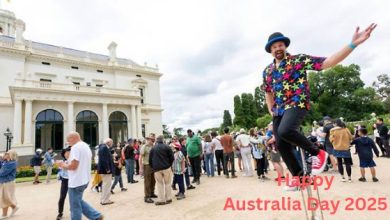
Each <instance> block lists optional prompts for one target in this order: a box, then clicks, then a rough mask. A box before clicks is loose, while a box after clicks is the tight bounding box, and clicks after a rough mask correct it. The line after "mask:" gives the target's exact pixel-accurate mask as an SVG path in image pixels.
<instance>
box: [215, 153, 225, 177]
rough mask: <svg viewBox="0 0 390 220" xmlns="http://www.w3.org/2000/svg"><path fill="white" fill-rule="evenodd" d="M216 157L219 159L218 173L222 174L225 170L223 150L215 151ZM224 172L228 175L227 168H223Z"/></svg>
mask: <svg viewBox="0 0 390 220" xmlns="http://www.w3.org/2000/svg"><path fill="white" fill-rule="evenodd" d="M215 159H216V160H217V171H218V175H221V171H222V170H223V150H216V151H215ZM213 168H214V167H213ZM223 174H224V175H226V172H225V170H223Z"/></svg>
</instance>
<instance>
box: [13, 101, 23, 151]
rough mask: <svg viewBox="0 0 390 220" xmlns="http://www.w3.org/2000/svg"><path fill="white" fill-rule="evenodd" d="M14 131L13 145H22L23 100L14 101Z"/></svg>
mask: <svg viewBox="0 0 390 220" xmlns="http://www.w3.org/2000/svg"><path fill="white" fill-rule="evenodd" d="M14 102H15V106H14V129H13V132H12V133H13V136H14V138H13V139H12V140H13V142H12V143H13V144H12V145H21V142H22V140H21V131H22V100H17V99H15V100H14Z"/></svg>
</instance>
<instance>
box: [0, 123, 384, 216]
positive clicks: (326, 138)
mask: <svg viewBox="0 0 390 220" xmlns="http://www.w3.org/2000/svg"><path fill="white" fill-rule="evenodd" d="M389 123H390V119H389ZM372 129H373V131H374V132H373V133H374V135H373V138H374V140H373V139H371V138H370V137H368V128H367V127H365V126H363V125H357V126H356V127H355V129H354V131H351V130H349V129H348V128H347V126H346V124H345V122H343V120H342V119H334V120H333V119H331V118H330V117H324V118H323V120H321V121H320V122H319V123H314V126H313V129H312V132H311V133H310V135H309V136H307V139H308V140H309V141H310V142H312V143H313V144H314V145H316V146H318V148H319V149H322V150H324V151H326V152H327V153H328V154H329V155H331V156H330V157H329V158H328V161H327V163H326V168H325V171H328V172H331V173H335V172H338V173H339V174H340V176H341V178H340V180H341V181H342V182H347V181H348V182H352V168H351V167H352V165H353V160H352V154H353V153H355V154H357V156H358V158H359V167H360V177H359V178H358V180H359V181H361V182H366V181H367V178H366V175H365V168H370V172H371V178H372V181H373V182H378V181H379V179H378V178H377V176H376V170H375V166H376V163H375V162H374V154H375V155H376V156H377V157H379V156H380V152H381V154H382V155H381V157H388V158H390V153H389V152H390V149H389V137H390V135H389V130H388V128H387V126H386V125H385V124H384V120H383V119H382V118H378V119H377V121H376V123H375V124H374V125H373V127H372ZM67 141H68V144H69V147H67V148H65V149H63V150H62V152H61V159H62V160H56V161H55V160H54V157H55V156H56V154H55V153H54V152H53V150H52V149H48V151H47V152H46V153H44V154H43V152H42V150H41V149H37V150H36V154H35V155H34V157H33V158H32V159H31V161H30V163H31V166H32V167H33V169H34V171H35V173H36V176H35V178H34V182H33V183H34V184H38V183H40V182H39V179H38V177H39V173H40V172H41V170H40V169H41V166H42V165H44V166H45V167H46V169H47V170H48V172H47V177H46V183H49V182H50V179H51V177H50V175H51V170H52V168H53V166H54V164H55V163H57V164H58V166H59V167H60V171H59V173H58V178H59V180H60V181H61V187H60V188H61V189H60V196H59V201H58V216H57V219H62V217H63V213H64V203H65V200H66V197H67V194H69V204H70V211H71V218H72V219H76V220H78V219H81V216H82V215H83V214H84V215H85V216H86V217H87V218H88V219H103V215H102V214H101V213H100V212H99V211H97V210H96V209H94V208H93V207H92V206H90V205H89V204H88V203H87V202H85V201H84V200H83V192H84V191H85V189H86V188H87V187H88V185H89V184H90V182H91V183H92V188H91V189H93V190H94V191H96V192H100V193H101V199H100V201H101V205H110V204H113V203H114V201H112V200H111V196H112V195H113V194H115V192H114V190H115V188H116V186H117V185H118V184H119V187H120V191H121V192H126V191H127V188H126V187H125V185H124V181H123V179H125V180H127V183H128V184H135V183H138V181H139V180H140V179H143V183H144V202H145V203H148V204H153V203H154V204H155V205H167V204H170V203H172V201H173V200H172V197H173V196H172V194H173V191H177V193H176V194H175V196H174V197H175V198H176V199H177V200H182V199H185V198H186V194H185V192H186V190H192V189H196V187H195V186H194V185H193V184H196V185H198V186H199V185H200V184H201V178H202V176H204V177H203V178H205V177H207V178H210V179H212V178H213V177H215V176H225V178H227V179H230V178H237V177H238V176H242V177H244V178H249V177H253V176H257V178H258V179H260V180H261V182H263V181H270V179H271V178H270V177H269V176H271V175H270V172H273V171H275V172H276V176H277V177H276V178H275V179H274V180H275V181H284V180H285V173H286V170H285V168H284V167H286V165H285V164H283V163H284V161H283V159H282V157H281V154H280V152H279V149H278V144H277V141H276V138H275V134H274V128H273V123H272V122H271V123H269V125H268V126H267V127H266V128H260V129H258V128H252V129H249V131H246V130H245V129H240V131H239V132H230V131H229V129H228V128H225V129H224V131H223V134H218V132H216V131H212V132H210V133H208V134H206V135H203V136H202V135H200V134H195V133H194V132H193V131H192V130H190V129H189V130H187V134H186V135H183V136H181V137H177V136H173V137H172V138H171V139H164V137H163V136H162V135H159V136H157V137H156V135H155V134H150V135H149V136H148V137H146V138H145V139H144V140H134V139H131V138H130V139H128V140H127V142H126V143H117V144H116V145H114V143H113V140H112V139H110V138H107V139H106V140H105V141H104V143H102V144H100V145H99V146H97V147H96V155H95V158H94V160H95V162H96V166H95V174H94V175H93V179H91V169H92V168H91V167H92V151H91V148H90V146H89V145H88V144H87V143H85V142H83V141H82V140H81V138H80V135H79V134H78V133H77V132H72V133H70V134H69V135H68V137H67ZM353 146H355V150H354V152H351V148H352V147H353ZM294 148H295V156H296V158H297V160H299V161H300V162H301V163H302V158H300V153H299V146H294ZM378 148H379V149H380V151H379V150H378ZM306 153H307V152H306ZM137 164H138V165H137ZM271 164H272V165H271ZM237 165H238V167H237ZM0 166H1V167H0V194H1V196H0V205H1V207H2V208H3V215H2V217H1V218H6V217H7V215H8V209H9V208H11V210H12V213H11V216H12V215H14V214H15V212H16V211H17V210H18V209H19V207H18V206H17V202H16V198H15V177H16V169H17V154H16V152H15V151H14V150H10V151H8V152H6V153H5V154H4V155H3V156H2V158H1V163H0ZM123 167H125V169H124V173H125V175H126V178H122V172H123ZM344 167H345V169H344ZM237 168H238V169H237ZM271 170H273V171H271ZM344 170H345V171H346V173H345V172H344ZM345 174H346V175H347V178H348V179H347V178H346V176H345ZM137 175H139V177H138V178H139V180H136V178H135V176H137ZM272 176H275V175H274V174H272ZM190 177H192V181H191V180H190ZM287 185H288V184H287ZM156 190H157V191H156ZM286 190H288V191H290V190H297V186H296V185H293V184H292V185H291V186H288V187H287V188H286Z"/></svg>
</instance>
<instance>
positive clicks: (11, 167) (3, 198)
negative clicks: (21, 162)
mask: <svg viewBox="0 0 390 220" xmlns="http://www.w3.org/2000/svg"><path fill="white" fill-rule="evenodd" d="M17 160H18V154H17V153H16V151H15V150H9V151H7V152H6V153H5V154H4V156H3V160H2V161H1V162H0V166H1V167H0V192H1V194H0V206H1V208H2V209H3V215H2V216H1V217H0V219H4V218H7V217H8V216H7V215H8V208H10V207H11V208H12V212H11V215H10V217H12V216H14V215H15V213H16V212H17V211H18V210H19V207H18V206H17V202H16V197H15V178H16V168H17V167H18V162H17Z"/></svg>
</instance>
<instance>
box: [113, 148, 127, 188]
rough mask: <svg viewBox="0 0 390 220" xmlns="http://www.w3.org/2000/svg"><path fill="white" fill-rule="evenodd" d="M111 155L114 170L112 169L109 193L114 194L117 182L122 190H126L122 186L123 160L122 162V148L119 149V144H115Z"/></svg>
mask: <svg viewBox="0 0 390 220" xmlns="http://www.w3.org/2000/svg"><path fill="white" fill-rule="evenodd" d="M112 157H113V163H114V171H113V176H114V182H113V183H112V186H111V194H114V189H115V186H116V185H117V184H118V183H119V187H120V188H121V191H122V192H124V191H127V189H126V188H125V187H124V186H123V180H122V166H123V162H122V149H121V145H120V144H118V145H117V147H116V149H115V150H114V154H113V155H112Z"/></svg>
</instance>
